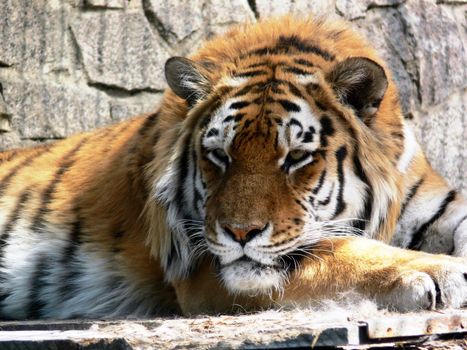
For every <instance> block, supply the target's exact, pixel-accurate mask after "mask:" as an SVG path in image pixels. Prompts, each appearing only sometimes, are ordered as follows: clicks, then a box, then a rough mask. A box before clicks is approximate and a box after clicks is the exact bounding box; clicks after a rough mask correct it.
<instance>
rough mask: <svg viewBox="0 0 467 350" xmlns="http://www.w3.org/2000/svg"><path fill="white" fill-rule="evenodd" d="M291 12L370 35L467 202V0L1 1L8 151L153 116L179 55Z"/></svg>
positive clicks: (0, 102)
mask: <svg viewBox="0 0 467 350" xmlns="http://www.w3.org/2000/svg"><path fill="white" fill-rule="evenodd" d="M285 13H296V14H300V15H302V14H308V13H319V14H328V15H330V16H336V17H344V18H346V19H348V20H350V21H352V23H353V24H354V25H355V27H357V28H360V30H361V31H363V32H364V33H365V34H366V35H367V36H368V37H369V38H370V40H371V42H372V43H373V44H374V45H375V46H376V47H377V48H378V49H379V50H380V52H381V53H382V55H383V56H384V57H385V58H386V59H387V61H388V62H389V65H390V67H391V68H392V69H393V72H394V76H395V78H396V80H397V83H398V85H399V87H400V90H401V97H402V102H403V107H404V113H405V115H406V117H407V118H408V119H411V120H413V123H414V124H415V125H416V127H417V130H418V136H419V140H420V141H421V143H422V144H423V145H424V147H425V149H426V150H427V152H428V155H429V158H430V160H431V162H432V164H433V165H434V166H435V167H436V168H437V169H438V170H439V171H440V172H441V173H443V174H444V175H445V176H446V177H447V178H448V181H449V182H450V183H451V184H452V185H454V186H455V187H457V188H459V189H461V190H462V191H463V192H464V193H465V194H467V178H466V177H465V174H466V173H467V161H466V157H467V150H465V148H466V146H467V142H466V140H467V122H466V117H465V110H466V106H467V57H466V56H467V55H466V43H467V40H466V37H467V35H466V31H467V21H466V14H467V0H438V1H434V0H405V1H404V0H321V1H314V0H276V1H270V0H232V1H227V0H217V1H215V0H176V1H175V0H2V1H0V18H1V19H2V20H1V22H0V133H1V134H0V148H2V149H6V148H11V147H17V146H23V145H29V144H35V143H38V142H44V141H47V140H51V139H59V138H63V137H66V136H68V135H70V134H73V133H76V132H80V131H83V130H89V129H92V128H95V127H97V126H100V125H104V124H107V123H111V122H114V121H118V120H121V119H124V118H128V117H130V116H133V115H136V114H140V113H144V112H148V111H151V110H154V109H155V108H156V107H157V103H158V101H159V100H160V97H161V94H162V91H163V89H164V88H165V82H164V79H163V71H162V67H163V63H164V61H165V60H166V59H167V58H168V57H170V56H171V55H185V54H187V53H189V52H191V51H193V50H195V49H196V47H198V46H199V45H200V43H201V42H202V41H203V40H205V39H206V38H209V37H211V36H212V35H215V34H216V33H221V32H223V31H224V30H225V29H226V28H227V27H228V26H229V25H231V24H234V23H238V22H244V21H255V20H257V19H261V18H265V17H268V16H273V15H281V14H285Z"/></svg>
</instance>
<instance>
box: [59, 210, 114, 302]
mask: <svg viewBox="0 0 467 350" xmlns="http://www.w3.org/2000/svg"><path fill="white" fill-rule="evenodd" d="M74 215H75V220H74V221H73V223H72V224H71V231H70V234H69V238H68V244H67V246H66V247H65V248H64V249H63V252H62V258H61V260H60V265H61V266H62V268H63V271H64V274H63V278H62V281H61V285H60V288H59V291H58V293H59V295H60V297H61V299H62V301H66V300H67V299H68V298H70V297H71V296H72V295H73V291H74V290H76V288H77V278H78V276H79V275H80V274H81V271H80V269H79V267H78V263H77V261H76V257H77V253H78V250H79V247H80V246H81V243H82V238H81V237H82V230H83V225H84V222H83V218H82V217H81V213H80V209H79V208H78V207H76V208H75V209H74ZM114 238H115V237H114Z"/></svg>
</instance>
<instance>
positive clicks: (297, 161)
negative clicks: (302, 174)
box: [282, 149, 313, 174]
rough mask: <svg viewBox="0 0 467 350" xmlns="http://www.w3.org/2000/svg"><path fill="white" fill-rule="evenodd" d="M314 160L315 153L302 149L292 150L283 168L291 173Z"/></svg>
mask: <svg viewBox="0 0 467 350" xmlns="http://www.w3.org/2000/svg"><path fill="white" fill-rule="evenodd" d="M312 162H313V154H312V153H311V152H309V151H305V150H302V149H295V150H292V151H290V152H289V153H288V154H287V156H286V157H285V160H284V163H283V164H282V169H283V170H284V171H285V172H286V173H288V174H290V173H292V172H293V171H295V170H297V169H299V168H301V167H303V166H305V165H307V164H310V163H312Z"/></svg>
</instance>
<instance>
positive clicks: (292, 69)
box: [284, 67, 313, 75]
mask: <svg viewBox="0 0 467 350" xmlns="http://www.w3.org/2000/svg"><path fill="white" fill-rule="evenodd" d="M284 71H285V72H289V73H293V74H299V75H311V74H313V73H310V72H307V71H305V70H303V69H300V68H297V67H286V68H284Z"/></svg>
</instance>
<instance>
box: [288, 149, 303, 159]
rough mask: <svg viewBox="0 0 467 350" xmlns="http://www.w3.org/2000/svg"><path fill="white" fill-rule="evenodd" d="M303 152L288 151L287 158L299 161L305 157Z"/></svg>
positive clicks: (299, 150)
mask: <svg viewBox="0 0 467 350" xmlns="http://www.w3.org/2000/svg"><path fill="white" fill-rule="evenodd" d="M305 153H306V152H305V151H304V150H301V149H296V150H293V151H290V152H289V156H290V158H292V159H293V160H300V159H302V158H303V156H304V155H305Z"/></svg>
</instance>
